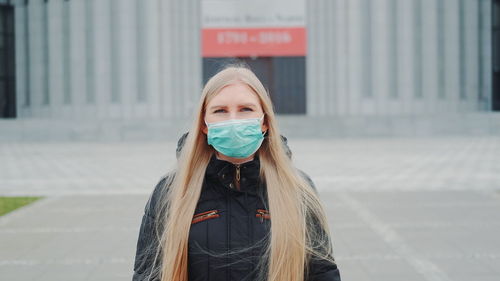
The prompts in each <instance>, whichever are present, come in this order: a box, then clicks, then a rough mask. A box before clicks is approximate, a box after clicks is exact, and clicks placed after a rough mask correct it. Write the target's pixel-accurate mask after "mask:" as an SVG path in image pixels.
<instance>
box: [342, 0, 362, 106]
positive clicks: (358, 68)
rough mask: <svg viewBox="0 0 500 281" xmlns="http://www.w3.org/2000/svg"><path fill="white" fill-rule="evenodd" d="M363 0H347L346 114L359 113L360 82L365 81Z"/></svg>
mask: <svg viewBox="0 0 500 281" xmlns="http://www.w3.org/2000/svg"><path fill="white" fill-rule="evenodd" d="M363 4H364V1H362V0H350V1H347V5H348V11H347V16H348V18H347V21H348V24H347V25H348V31H347V33H348V46H349V48H348V57H349V66H348V73H349V78H348V79H349V94H348V100H349V101H348V104H347V108H348V111H347V115H356V114H359V113H360V110H359V108H360V100H361V96H362V89H363V87H362V83H364V82H365V81H364V80H365V77H363V75H362V74H363V71H362V68H363V44H366V42H365V41H363V30H362V29H363V26H362V23H363V21H362V9H363Z"/></svg>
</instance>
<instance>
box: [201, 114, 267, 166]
mask: <svg viewBox="0 0 500 281" xmlns="http://www.w3.org/2000/svg"><path fill="white" fill-rule="evenodd" d="M263 118H264V115H262V117H260V118H249V119H231V120H226V121H221V122H215V123H206V122H205V124H207V127H208V135H207V140H208V144H209V145H211V146H213V147H214V148H215V150H217V151H218V152H220V153H222V154H224V155H226V156H229V157H234V158H246V157H248V156H250V155H252V154H253V153H254V152H256V151H257V149H259V147H260V145H261V144H262V141H263V140H264V135H263V134H262V131H261V126H260V122H261V121H262V119H263Z"/></svg>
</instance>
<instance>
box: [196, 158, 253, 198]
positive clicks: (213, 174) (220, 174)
mask: <svg viewBox="0 0 500 281" xmlns="http://www.w3.org/2000/svg"><path fill="white" fill-rule="evenodd" d="M238 165H239V168H240V189H239V190H238V189H237V188H236V186H234V183H233V182H234V179H235V177H236V169H237V166H238ZM259 173H260V159H259V156H258V153H256V154H255V156H254V158H253V159H252V160H250V161H248V162H245V163H242V164H233V163H231V162H229V161H226V160H222V159H218V158H217V156H216V155H215V153H214V154H212V157H211V158H210V161H209V162H208V166H207V170H206V172H205V175H206V178H207V180H210V181H214V182H215V183H221V184H223V185H224V186H225V187H227V188H229V189H232V190H234V191H236V192H248V193H252V194H256V193H257V192H258V189H259V186H260V179H259Z"/></svg>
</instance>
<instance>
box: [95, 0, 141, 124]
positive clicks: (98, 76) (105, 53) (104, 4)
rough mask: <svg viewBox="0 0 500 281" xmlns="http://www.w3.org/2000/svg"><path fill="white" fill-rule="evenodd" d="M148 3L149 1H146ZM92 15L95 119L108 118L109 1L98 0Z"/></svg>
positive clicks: (109, 101) (109, 90) (109, 70)
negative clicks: (93, 28) (93, 25)
mask: <svg viewBox="0 0 500 281" xmlns="http://www.w3.org/2000/svg"><path fill="white" fill-rule="evenodd" d="M148 2H149V1H148ZM92 9H93V14H94V24H95V27H96V28H95V30H94V40H93V43H94V57H95V62H94V73H95V80H94V81H95V97H96V106H97V117H98V118H99V119H105V118H108V117H110V115H109V107H110V103H111V51H112V50H111V30H110V26H111V25H110V17H109V15H110V13H111V12H110V0H99V1H98V2H94V5H93V6H92Z"/></svg>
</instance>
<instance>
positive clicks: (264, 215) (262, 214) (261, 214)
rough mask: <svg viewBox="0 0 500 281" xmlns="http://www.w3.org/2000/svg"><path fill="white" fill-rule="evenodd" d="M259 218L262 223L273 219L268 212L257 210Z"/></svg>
mask: <svg viewBox="0 0 500 281" xmlns="http://www.w3.org/2000/svg"><path fill="white" fill-rule="evenodd" d="M255 216H256V217H257V218H260V222H264V219H266V220H269V219H271V215H270V214H269V211H268V210H264V209H257V213H256V214H255Z"/></svg>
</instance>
